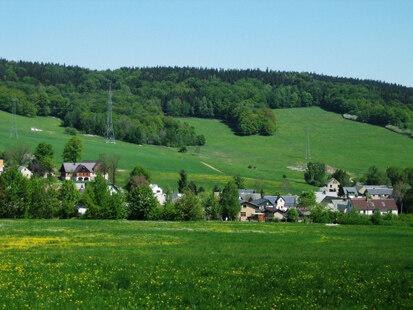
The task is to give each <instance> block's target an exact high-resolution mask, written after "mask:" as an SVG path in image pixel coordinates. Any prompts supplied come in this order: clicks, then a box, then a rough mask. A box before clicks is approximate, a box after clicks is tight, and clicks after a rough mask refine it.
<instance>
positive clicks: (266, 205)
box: [239, 195, 297, 222]
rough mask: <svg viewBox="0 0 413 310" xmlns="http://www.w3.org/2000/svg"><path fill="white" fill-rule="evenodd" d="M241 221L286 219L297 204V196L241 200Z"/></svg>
mask: <svg viewBox="0 0 413 310" xmlns="http://www.w3.org/2000/svg"><path fill="white" fill-rule="evenodd" d="M240 203H241V212H240V216H239V220H240V221H250V220H253V221H259V222H262V221H268V220H270V219H272V218H277V219H279V220H283V219H285V215H286V212H287V211H288V209H289V208H291V207H295V206H297V196H287V195H285V196H264V197H263V198H259V199H256V200H252V201H241V202H240Z"/></svg>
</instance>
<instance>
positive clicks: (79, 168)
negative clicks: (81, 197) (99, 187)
mask: <svg viewBox="0 0 413 310" xmlns="http://www.w3.org/2000/svg"><path fill="white" fill-rule="evenodd" d="M98 172H100V171H99V163H98V162H96V161H91V160H84V161H82V162H81V163H63V164H62V167H61V168H60V177H61V179H62V180H74V181H93V180H94V179H95V178H96V176H97V174H98ZM102 176H103V177H104V178H105V180H107V179H109V174H108V173H105V174H103V173H102Z"/></svg>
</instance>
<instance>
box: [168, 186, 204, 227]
mask: <svg viewBox="0 0 413 310" xmlns="http://www.w3.org/2000/svg"><path fill="white" fill-rule="evenodd" d="M175 208H176V210H177V213H178V219H179V220H183V221H195V220H200V219H202V218H203V217H204V212H203V210H202V206H201V203H200V201H199V199H198V197H197V196H196V194H195V193H194V192H193V191H192V190H189V189H188V190H186V191H185V193H184V195H183V196H182V197H181V198H180V199H179V200H178V201H177V202H176V203H175Z"/></svg>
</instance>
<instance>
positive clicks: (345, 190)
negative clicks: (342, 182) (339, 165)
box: [343, 187, 358, 194]
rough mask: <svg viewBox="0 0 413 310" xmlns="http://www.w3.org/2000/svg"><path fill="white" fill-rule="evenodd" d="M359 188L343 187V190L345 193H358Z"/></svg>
mask: <svg viewBox="0 0 413 310" xmlns="http://www.w3.org/2000/svg"><path fill="white" fill-rule="evenodd" d="M357 191H358V190H357V188H355V187H343V192H344V194H347V193H354V194H356V193H357Z"/></svg>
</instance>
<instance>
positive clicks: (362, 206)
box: [349, 198, 399, 215]
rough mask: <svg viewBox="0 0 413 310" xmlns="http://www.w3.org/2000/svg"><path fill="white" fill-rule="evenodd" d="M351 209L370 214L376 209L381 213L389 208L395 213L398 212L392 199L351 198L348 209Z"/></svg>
mask: <svg viewBox="0 0 413 310" xmlns="http://www.w3.org/2000/svg"><path fill="white" fill-rule="evenodd" d="M353 209H356V210H358V211H359V212H360V213H362V214H367V215H372V214H373V213H374V212H376V210H378V211H379V212H380V213H381V214H384V213H387V212H388V211H389V210H391V212H392V213H393V214H395V215H398V214H399V211H398V209H397V205H396V201H394V199H368V198H352V199H350V201H349V211H351V210H353Z"/></svg>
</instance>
